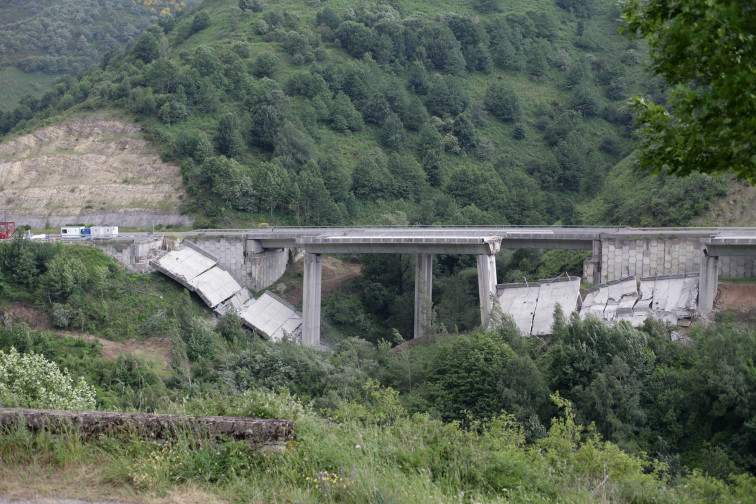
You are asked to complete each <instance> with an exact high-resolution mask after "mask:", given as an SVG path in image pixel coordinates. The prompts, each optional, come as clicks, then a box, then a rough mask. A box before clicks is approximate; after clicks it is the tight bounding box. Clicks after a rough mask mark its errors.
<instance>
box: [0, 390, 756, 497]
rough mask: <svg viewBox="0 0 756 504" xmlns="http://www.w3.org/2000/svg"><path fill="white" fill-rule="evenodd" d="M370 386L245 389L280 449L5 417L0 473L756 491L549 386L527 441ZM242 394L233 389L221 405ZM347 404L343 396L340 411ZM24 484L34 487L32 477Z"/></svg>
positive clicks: (319, 492) (157, 493)
mask: <svg viewBox="0 0 756 504" xmlns="http://www.w3.org/2000/svg"><path fill="white" fill-rule="evenodd" d="M379 395H380V394H379ZM382 397H383V399H379V400H377V401H376V402H375V403H374V404H373V405H372V406H368V407H367V408H365V407H364V406H362V411H363V414H361V415H358V416H357V417H354V418H339V419H337V420H332V419H328V418H324V417H322V416H320V415H317V414H316V413H314V412H313V411H312V410H311V409H309V408H308V407H306V406H302V405H301V404H300V403H298V401H296V400H294V399H292V398H291V397H290V396H288V395H286V394H284V395H281V394H278V395H276V394H252V395H249V396H248V397H247V400H248V401H250V402H259V401H264V402H265V404H267V405H268V407H269V409H270V412H273V411H275V413H276V414H278V415H283V416H287V415H290V416H292V417H294V418H295V432H296V440H295V441H294V442H293V443H290V444H289V445H288V446H287V448H286V449H285V450H284V451H282V452H271V451H266V452H262V453H261V452H257V451H248V450H247V449H246V446H244V444H243V443H239V442H215V441H211V440H210V439H209V438H199V439H198V438H195V437H192V436H189V435H186V434H179V435H178V437H177V438H176V439H175V440H167V441H166V442H163V443H154V442H150V441H147V440H144V439H140V438H136V437H133V436H132V437H129V436H127V437H111V436H104V437H100V438H98V439H96V440H93V441H87V442H84V441H82V440H81V438H80V437H79V436H78V435H77V434H76V432H75V431H72V432H70V433H69V434H68V435H66V436H52V435H50V434H47V433H44V432H42V433H37V434H34V433H31V432H29V431H28V430H27V429H26V428H25V427H16V428H12V429H6V430H5V431H3V432H2V434H0V457H2V459H3V461H4V462H5V464H4V465H5V467H6V469H5V470H4V473H5V475H6V478H5V482H4V485H6V486H7V485H12V484H13V482H12V481H13V478H18V477H20V476H21V474H20V472H19V471H18V469H19V468H20V467H23V466H32V467H35V468H40V469H44V468H48V469H47V470H48V471H49V472H53V473H54V472H57V473H58V474H60V473H64V472H66V470H68V469H72V470H74V469H76V468H90V469H92V470H93V471H94V473H95V474H96V475H97V476H96V477H95V478H94V481H91V483H90V484H91V485H93V488H92V492H93V493H100V492H101V489H103V488H108V487H114V488H117V489H118V490H117V493H118V494H128V495H132V496H133V498H135V499H136V500H140V501H144V500H152V499H155V498H164V497H166V496H170V495H176V494H180V493H182V492H186V491H187V489H193V490H194V491H196V492H199V493H200V494H203V495H207V496H209V497H210V498H216V499H219V500H220V499H223V500H228V501H233V502H250V501H251V502H269V503H276V502H313V503H314V502H347V503H366V502H370V503H389V502H396V503H399V502H441V503H472V502H480V503H489V502H551V501H560V502H591V501H597V502H650V501H654V502H681V501H682V502H711V501H716V502H738V501H741V502H745V501H746V500H750V499H752V498H753V496H754V495H756V493H755V492H756V478H753V477H752V476H738V477H735V478H733V480H732V481H731V482H729V483H726V482H722V481H719V480H715V479H712V478H708V477H706V476H703V475H701V474H697V473H693V474H691V475H689V476H687V477H685V478H683V479H682V480H681V481H679V482H673V481H671V480H670V479H669V478H668V477H667V476H666V473H665V467H664V465H663V464H659V463H653V464H652V463H648V462H646V461H644V460H643V459H641V458H639V457H636V456H633V455H629V454H627V453H624V452H622V451H621V450H619V449H618V448H617V447H616V446H615V445H613V444H611V443H605V442H602V441H601V440H599V439H598V438H596V437H594V436H591V435H589V436H588V437H587V438H583V440H581V439H580V434H581V432H582V431H583V429H582V427H580V426H578V425H576V424H575V421H574V415H573V414H572V412H571V409H570V407H569V405H568V404H566V403H565V402H564V401H562V400H560V399H559V398H558V397H556V398H555V400H556V401H557V402H559V403H560V404H561V405H562V408H563V415H562V417H560V418H559V419H556V420H555V421H554V423H553V424H552V426H551V429H550V430H549V434H548V436H547V437H546V438H544V439H542V440H540V441H538V442H536V443H535V444H526V443H525V441H524V435H523V433H522V429H521V427H520V426H519V425H518V424H517V423H516V422H515V421H514V420H513V418H512V417H510V416H507V415H502V416H500V417H497V418H495V419H493V420H491V421H490V422H488V423H485V424H482V423H471V424H470V425H467V426H465V428H463V427H462V426H461V425H460V424H458V423H451V424H444V423H442V422H440V421H437V420H433V419H431V418H430V417H429V416H428V415H414V416H411V417H410V416H408V415H406V413H404V412H403V411H402V410H401V409H394V415H393V416H386V415H385V408H386V407H387V406H390V399H389V398H390V394H389V395H385V394H383V395H382ZM387 400H388V401H389V402H388V403H387V402H386V401H387ZM214 404H215V403H213V402H212V401H204V402H203V401H194V403H193V406H192V409H193V410H194V412H200V411H202V412H204V413H207V414H212V413H216V412H217V409H216V406H215V405H214ZM250 406H251V404H247V405H245V404H244V401H239V402H238V403H237V404H236V409H235V410H234V411H229V412H228V413H230V414H233V413H243V412H245V411H248V410H249V408H250ZM360 406H361V405H360ZM355 408H357V409H355ZM255 410H256V411H257V413H263V414H264V413H265V411H263V410H261V409H259V408H255ZM357 410H360V408H359V407H358V405H355V404H351V403H347V404H344V405H343V411H344V412H347V413H348V412H355V411H357ZM8 478H11V479H10V480H9V479H8ZM29 490H31V491H34V492H38V489H37V488H35V485H34V483H31V485H30V487H29Z"/></svg>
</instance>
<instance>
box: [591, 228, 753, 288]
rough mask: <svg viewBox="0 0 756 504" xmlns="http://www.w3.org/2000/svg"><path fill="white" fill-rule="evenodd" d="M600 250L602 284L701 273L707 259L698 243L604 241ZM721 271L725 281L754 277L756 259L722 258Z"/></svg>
mask: <svg viewBox="0 0 756 504" xmlns="http://www.w3.org/2000/svg"><path fill="white" fill-rule="evenodd" d="M600 249H601V261H600V264H595V265H594V268H598V269H599V271H600V275H599V278H600V280H601V282H602V283H606V282H612V281H614V280H619V279H621V278H623V277H626V276H632V275H635V276H642V277H651V276H660V275H685V274H688V273H699V271H700V268H701V261H702V257H703V253H702V248H701V243H700V240H698V239H682V238H674V239H666V240H665V239H637V240H619V239H611V238H604V239H602V243H601V247H600ZM594 263H595V261H594ZM718 270H719V275H720V276H724V277H731V278H744V277H750V276H753V275H754V274H756V258H754V257H745V256H739V257H726V256H722V257H721V258H720V260H719V263H718ZM584 277H585V275H584Z"/></svg>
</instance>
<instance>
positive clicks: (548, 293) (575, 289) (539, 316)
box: [530, 277, 580, 335]
mask: <svg viewBox="0 0 756 504" xmlns="http://www.w3.org/2000/svg"><path fill="white" fill-rule="evenodd" d="M539 283H540V284H541V289H540V292H539V293H538V304H537V305H536V311H535V313H534V314H533V328H532V329H531V332H530V333H531V334H534V335H542V334H551V326H553V325H554V309H555V308H556V306H557V305H560V306H561V307H562V310H563V312H564V313H566V314H570V313H572V312H573V311H576V310H577V309H578V307H579V306H580V278H579V277H568V278H557V279H554V280H541V281H540V282H539Z"/></svg>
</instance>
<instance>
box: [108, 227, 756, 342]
mask: <svg viewBox="0 0 756 504" xmlns="http://www.w3.org/2000/svg"><path fill="white" fill-rule="evenodd" d="M177 236H180V237H185V238H188V239H191V240H192V241H193V242H194V243H196V244H197V245H198V246H200V247H202V248H203V249H205V250H207V251H208V252H210V253H211V254H213V255H215V256H216V257H218V258H219V260H220V263H221V264H223V265H224V266H225V267H226V268H228V269H229V270H230V271H232V272H233V273H234V274H235V275H236V276H237V278H240V279H241V280H242V282H244V283H245V284H246V286H247V287H248V288H250V289H252V290H254V291H259V290H262V289H264V288H266V287H268V286H270V285H272V284H273V283H274V282H275V281H277V280H278V278H280V277H281V275H283V273H284V271H285V269H286V265H287V263H288V262H289V258H290V255H291V254H292V252H293V251H299V252H301V253H303V254H304V286H303V304H302V313H303V327H302V339H303V342H304V343H305V344H307V345H317V344H319V341H320V295H321V270H322V254H362V253H365V254H375V253H378V254H382V253H386V254H415V256H416V270H415V318H414V336H415V337H419V336H422V334H423V329H424V327H425V326H426V325H427V323H428V320H429V316H430V307H431V291H432V263H433V255H434V254H473V255H475V256H477V264H478V292H479V297H480V307H481V323H482V324H483V325H487V324H488V320H489V315H490V312H491V308H492V299H493V298H492V295H495V294H496V284H497V278H496V261H495V255H496V253H497V252H499V250H500V249H501V248H505V249H519V248H524V249H568V250H590V251H591V256H590V257H589V258H588V259H586V261H585V262H584V269H583V279H584V281H587V282H589V283H593V284H599V283H604V282H608V281H612V280H616V279H619V278H622V277H624V276H627V275H637V276H644V277H648V276H657V275H658V276H661V275H675V274H682V273H698V274H699V279H700V280H699V299H698V311H699V314H701V315H707V314H708V313H710V312H711V311H712V309H713V304H714V297H715V296H716V292H717V282H718V277H719V276H724V277H736V278H737V277H750V276H756V228H719V229H687V228H681V229H632V228H555V227H554V228H536V227H532V228H513V227H475V228H469V227H465V228H455V227H376V228H264V229H256V230H204V231H192V232H188V233H177ZM131 239H132V241H133V244H132V245H131V247H130V248H128V250H127V249H126V248H124V247H123V246H121V247H120V251H118V250H117V249H118V246H117V244H103V245H100V247H102V248H104V249H105V251H106V252H107V253H110V254H111V255H115V256H117V257H118V258H119V259H120V260H121V262H123V263H125V264H127V265H128V264H135V263H140V260H141V259H142V258H143V256H144V255H145V254H146V255H149V249H150V247H153V248H154V247H156V246H157V243H156V240H155V239H154V238H153V239H152V241H150V239H149V238H148V239H147V240H145V236H144V235H141V236H138V235H135V236H133V237H132V238H131ZM161 240H163V239H162V238H161ZM163 246H164V245H163Z"/></svg>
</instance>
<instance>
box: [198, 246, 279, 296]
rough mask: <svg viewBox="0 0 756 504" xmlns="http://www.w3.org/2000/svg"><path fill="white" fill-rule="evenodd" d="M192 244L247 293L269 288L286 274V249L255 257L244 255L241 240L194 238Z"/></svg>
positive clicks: (255, 255)
mask: <svg viewBox="0 0 756 504" xmlns="http://www.w3.org/2000/svg"><path fill="white" fill-rule="evenodd" d="M192 241H193V242H194V243H196V244H197V246H198V247H200V248H202V250H204V251H206V252H208V253H210V254H212V255H214V256H215V257H217V258H218V262H219V263H220V264H221V265H223V266H224V267H226V268H227V269H228V270H229V271H230V272H231V273H232V274H233V275H234V276H235V277H236V278H238V279H239V281H241V282H242V283H243V284H244V286H245V287H247V288H248V289H250V290H252V291H255V292H258V291H261V290H263V289H265V288H267V287H270V286H271V285H273V284H274V283H275V282H276V281H278V279H279V278H281V276H283V274H284V273H285V272H286V265H287V264H288V262H289V249H271V250H266V251H264V252H262V253H259V254H253V253H246V254H245V243H246V239H245V238H244V237H241V236H212V237H201V236H195V237H193V238H192Z"/></svg>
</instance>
